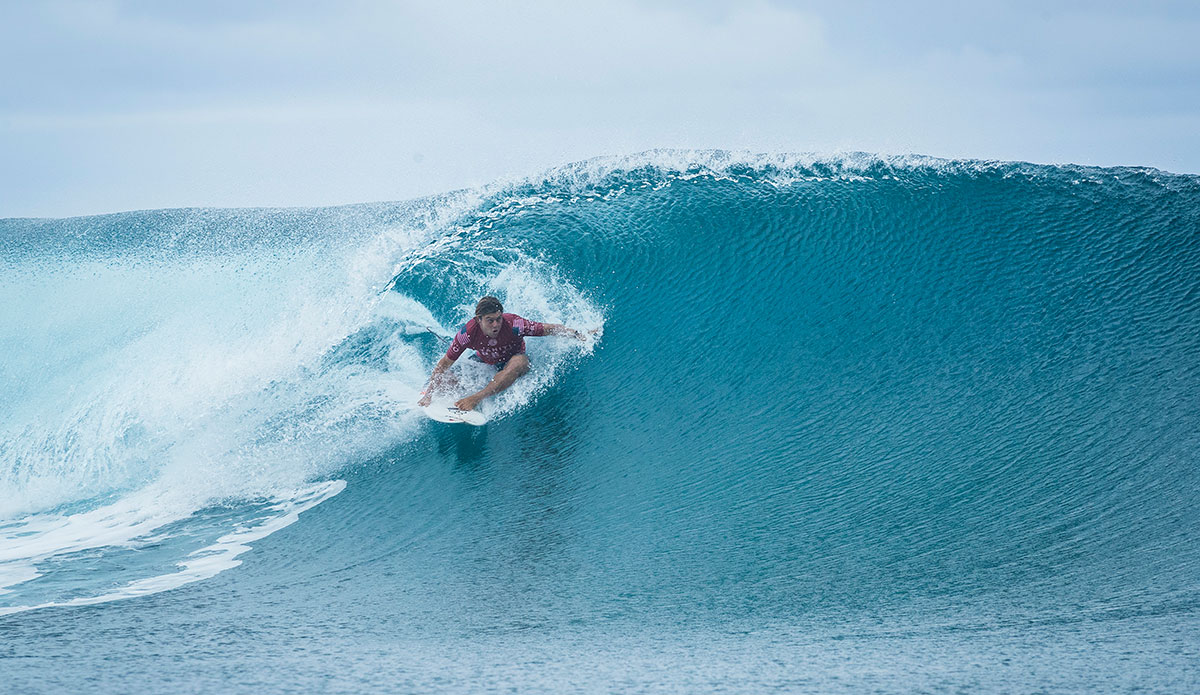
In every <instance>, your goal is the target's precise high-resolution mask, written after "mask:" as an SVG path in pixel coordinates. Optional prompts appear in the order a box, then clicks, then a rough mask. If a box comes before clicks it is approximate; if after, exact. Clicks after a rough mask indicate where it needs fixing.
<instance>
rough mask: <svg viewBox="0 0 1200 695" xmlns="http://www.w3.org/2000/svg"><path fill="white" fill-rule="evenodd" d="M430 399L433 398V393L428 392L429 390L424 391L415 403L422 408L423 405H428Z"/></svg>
mask: <svg viewBox="0 0 1200 695" xmlns="http://www.w3.org/2000/svg"><path fill="white" fill-rule="evenodd" d="M432 400H433V394H432V393H430V392H429V391H425V392H424V395H422V396H421V400H419V401H417V405H419V406H421V407H422V408H424V407H425V406H427V405H429V402H430V401H432Z"/></svg>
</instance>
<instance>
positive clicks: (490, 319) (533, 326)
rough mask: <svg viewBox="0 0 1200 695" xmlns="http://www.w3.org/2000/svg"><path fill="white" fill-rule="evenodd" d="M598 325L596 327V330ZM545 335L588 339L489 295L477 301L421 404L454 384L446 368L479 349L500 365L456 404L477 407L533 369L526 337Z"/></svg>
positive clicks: (478, 354)
mask: <svg viewBox="0 0 1200 695" xmlns="http://www.w3.org/2000/svg"><path fill="white" fill-rule="evenodd" d="M596 330H598V329H593V330H592V331H590V333H592V334H594V333H595V332H596ZM543 335H565V336H571V337H574V338H575V339H577V340H587V339H588V336H587V334H584V333H582V332H581V331H577V330H575V329H574V328H568V327H566V326H563V325H561V324H557V323H538V322H537V321H530V320H529V319H526V318H522V317H520V316H517V315H516V314H506V313H504V307H503V306H501V304H500V300H499V299H496V298H495V297H492V296H488V297H484V298H483V299H480V300H479V303H478V304H476V305H475V318H473V319H471V320H470V321H468V322H467V324H466V325H465V326H463V327H462V330H460V331H459V332H458V335H456V336H454V341H453V342H451V343H450V348H449V349H448V350H446V354H445V355H444V356H443V357H442V359H440V360H438V363H437V365H435V366H434V368H433V374H432V375H430V377H429V385H428V386H426V387H425V390H424V391H422V392H421V394H422V395H421V400H419V401H417V404H418V405H421V406H427V405H429V402H430V400H432V398H433V394H434V392H435V391H436V390H438V389H440V388H444V387H447V386H452V385H453V383H454V381H453V377H452V376H451V375H450V374H446V370H448V369H450V367H451V366H453V365H454V361H455V360H457V359H458V358H459V357H461V356H462V354H463V352H465V351H466V350H467V349H471V350H474V351H475V357H477V358H478V359H479V361H481V362H485V363H487V364H491V365H495V366H496V376H494V377H492V380H491V382H490V383H488V385H487V386H484V387H483V388H482V389H480V390H479V391H478V392H477V393H474V394H472V395H470V396H466V397H465V398H460V399H459V400H458V402H457V403H455V404H454V407H456V408H459V409H461V410H474V409H475V406H477V405H479V401H481V400H483V399H484V398H487V397H488V396H494V395H496V394H497V393H500V392H501V391H503V390H504V389H506V388H508V387H509V386H512V385H513V382H515V381H516V380H517V379H518V378H520V377H521V375H523V374H525V373H526V372H528V371H529V358H528V357H526V356H525V337H526V336H530V337H535V336H543Z"/></svg>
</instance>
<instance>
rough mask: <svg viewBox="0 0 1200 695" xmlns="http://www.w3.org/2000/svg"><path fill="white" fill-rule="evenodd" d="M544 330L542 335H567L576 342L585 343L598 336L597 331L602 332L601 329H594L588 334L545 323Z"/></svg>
mask: <svg viewBox="0 0 1200 695" xmlns="http://www.w3.org/2000/svg"><path fill="white" fill-rule="evenodd" d="M542 328H543V333H542V335H565V336H568V337H571V338H574V339H576V340H583V341H587V340H588V339H589V338H591V337H594V336H595V335H596V331H599V330H600V329H599V328H593V329H592V330H590V331H588V332H587V333H584V332H583V331H580V330H576V329H574V328H571V327H569V326H564V325H562V324H561V323H543V324H542Z"/></svg>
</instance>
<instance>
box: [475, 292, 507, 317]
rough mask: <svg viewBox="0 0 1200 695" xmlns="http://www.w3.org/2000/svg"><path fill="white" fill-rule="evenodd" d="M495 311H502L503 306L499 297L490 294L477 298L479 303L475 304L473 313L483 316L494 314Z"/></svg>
mask: <svg viewBox="0 0 1200 695" xmlns="http://www.w3.org/2000/svg"><path fill="white" fill-rule="evenodd" d="M497 311H504V306H503V305H501V304H500V300H499V299H496V298H495V297H493V296H492V295H490V294H489V295H488V296H486V297H484V298H483V299H481V300H479V303H478V304H476V305H475V315H476V316H484V315H486V314H494V313H496V312H497Z"/></svg>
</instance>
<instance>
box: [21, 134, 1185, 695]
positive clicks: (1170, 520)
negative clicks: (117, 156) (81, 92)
mask: <svg viewBox="0 0 1200 695" xmlns="http://www.w3.org/2000/svg"><path fill="white" fill-rule="evenodd" d="M0 264H2V267H3V274H2V275H0V302H2V303H3V305H4V307H5V310H4V312H3V314H2V315H0V586H3V589H0V592H3V593H0V671H3V674H4V678H5V683H6V685H5V686H4V688H7V690H8V691H11V692H67V691H72V692H75V691H81V690H88V691H90V692H128V691H130V690H133V691H135V692H138V691H140V692H167V691H182V692H200V691H204V692H247V693H249V692H254V693H261V692H355V693H357V692H455V693H457V692H465V691H490V690H513V689H515V690H517V691H522V692H525V691H535V692H536V691H561V692H567V691H594V692H611V691H614V690H616V691H636V692H680V693H686V692H706V691H715V690H724V691H733V692H764V691H774V690H779V691H785V692H847V693H861V692H914V691H919V692H941V691H945V692H972V693H974V692H985V693H991V692H995V693H1008V692H1080V693H1085V692H1086V693H1097V692H1129V691H1132V690H1134V689H1138V688H1140V689H1143V690H1144V691H1146V692H1164V693H1189V692H1195V691H1196V690H1197V689H1198V688H1200V665H1198V664H1200V617H1198V616H1200V542H1198V540H1197V538H1198V532H1200V513H1198V512H1197V509H1198V502H1200V468H1198V466H1197V462H1198V457H1197V453H1196V452H1197V446H1198V445H1200V426H1198V425H1200V407H1198V406H1200V329H1198V328H1197V326H1200V178H1198V177H1195V176H1183V175H1175V174H1169V173H1165V172H1161V171H1157V170H1151V169H1137V168H1111V169H1099V168H1089V167H1075V166H1040V165H1032V164H1023V163H990V162H972V161H946V160H936V159H927V158H915V157H911V158H890V159H889V158H879V157H873V156H867V155H856V156H844V157H837V158H815V157H801V156H790V155H774V156H756V157H748V156H747V157H741V156H736V155H731V154H727V153H722V152H656V153H646V154H642V155H636V156H630V157H624V158H614V159H602V160H595V161H589V162H583V163H579V164H576V165H571V166H566V167H562V168H559V169H556V170H553V171H550V172H547V173H546V174H544V175H540V176H536V177H531V178H529V179H526V180H521V181H510V182H504V183H498V184H495V185H492V186H489V187H486V188H484V189H482V190H475V191H460V192H454V193H449V194H446V195H444V196H437V197H433V198H427V199H421V200H416V201H409V202H402V203H379V204H369V205H358V206H349V207H340V208H323V209H285V210H268V209H262V210H207V209H205V210H201V209H193V210H164V211H149V212H132V213H122V214H117V215H106V216H99V217H88V218H73V219H65V220H21V219H9V220H0ZM484 293H494V294H497V295H498V296H500V297H501V298H502V299H503V300H504V302H505V308H506V310H509V311H513V312H516V313H518V314H521V315H524V316H527V317H530V318H535V319H539V320H546V321H554V322H561V323H567V324H569V325H572V326H576V327H579V328H594V327H599V328H601V331H600V333H599V337H598V339H597V340H596V341H595V342H593V343H578V342H574V341H570V340H559V339H553V338H531V339H528V341H527V342H528V344H529V354H530V357H531V360H532V363H533V370H532V372H531V373H530V374H529V375H528V376H526V377H524V378H523V379H522V380H521V381H520V382H519V383H518V385H517V386H516V387H514V389H512V390H511V391H509V392H506V393H505V394H503V395H501V396H500V397H498V398H496V399H494V400H493V401H491V402H489V403H487V404H486V405H485V406H484V409H485V412H487V413H488V414H489V415H490V417H491V422H490V423H489V424H488V425H487V426H486V427H483V428H478V429H474V428H468V427H466V426H453V425H443V424H439V423H433V422H430V421H428V420H427V419H426V418H424V417H423V416H421V415H420V414H419V413H418V412H416V410H415V409H414V405H413V402H414V401H415V399H416V394H417V391H418V390H419V389H420V388H421V387H422V386H423V385H424V381H425V379H426V378H427V376H428V373H429V369H430V367H431V366H432V364H433V362H434V361H436V359H437V358H438V356H439V355H440V354H441V352H443V351H444V350H445V347H446V345H447V344H448V340H449V336H451V335H452V334H453V332H454V331H455V330H456V329H457V327H458V326H459V325H460V324H461V323H462V322H463V321H464V320H465V319H466V318H468V317H469V315H470V312H471V309H472V307H473V306H474V302H475V301H476V300H477V299H478V297H479V296H480V295H482V294H484ZM456 369H461V370H462V372H463V378H464V379H465V380H466V381H467V382H468V383H482V380H485V379H486V378H487V372H486V370H485V369H484V368H482V367H481V366H480V365H472V364H468V363H466V361H463V364H461V365H460V366H458V367H456Z"/></svg>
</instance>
